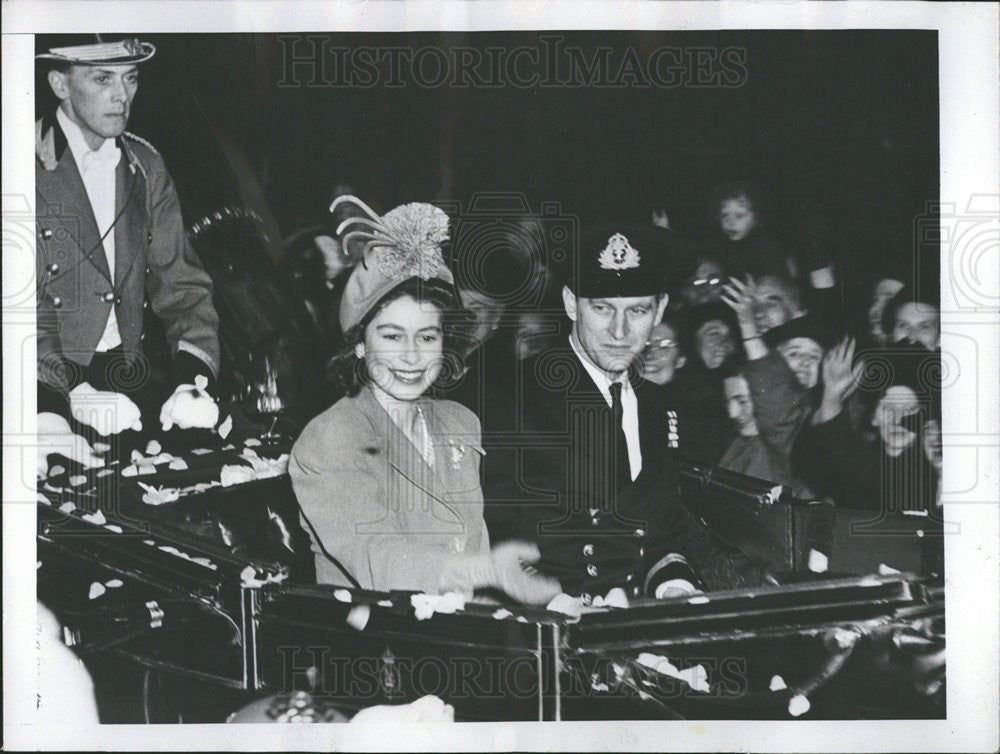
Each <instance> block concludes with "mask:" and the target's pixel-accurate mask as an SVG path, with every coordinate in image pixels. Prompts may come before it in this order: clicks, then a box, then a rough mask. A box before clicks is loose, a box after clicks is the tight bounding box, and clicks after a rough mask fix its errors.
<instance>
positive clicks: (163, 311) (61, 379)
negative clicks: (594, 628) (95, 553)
mask: <svg viewBox="0 0 1000 754" xmlns="http://www.w3.org/2000/svg"><path fill="white" fill-rule="evenodd" d="M154 53H155V48H154V47H153V45H152V44H150V43H148V42H141V41H139V40H137V39H125V40H123V41H119V42H107V43H105V42H101V41H98V42H97V43H90V44H83V45H78V46H73V47H67V46H57V47H54V48H49V49H47V50H46V51H44V52H42V53H40V54H38V55H37V56H36V57H37V58H38V59H39V60H40V61H42V62H43V63H44V64H47V65H48V74H47V77H48V83H49V85H50V86H51V88H52V91H53V93H54V94H55V96H56V97H57V98H58V100H59V105H58V107H57V108H56V110H55V111H54V112H50V113H47V114H46V115H45V116H44V117H43V118H42V119H41V120H39V121H38V122H37V123H36V124H35V157H36V162H35V183H36V199H37V203H36V217H37V230H38V234H37V254H36V272H37V284H38V291H37V297H38V319H37V330H38V382H39V406H38V410H39V434H40V435H42V434H46V433H53V434H55V433H59V432H64V433H65V432H66V431H68V428H69V423H70V422H72V423H73V431H74V432H76V433H77V434H81V433H82V434H84V435H88V436H90V437H91V438H92V439H95V436H94V434H93V433H94V432H96V433H97V435H101V436H107V435H117V434H119V433H121V432H124V431H126V430H140V429H141V428H142V418H143V417H142V416H141V413H140V408H139V407H140V405H142V404H143V403H144V402H147V403H148V400H149V399H150V397H152V399H153V400H155V403H153V404H152V405H151V406H150V409H151V410H152V411H155V410H156V409H157V408H159V415H158V416H156V415H154V416H152V417H148V418H147V421H149V419H152V420H154V421H155V420H156V419H157V418H158V419H159V422H160V423H161V424H162V427H163V429H164V430H167V429H170V428H171V427H172V426H175V425H176V426H178V427H181V428H187V427H205V428H211V427H212V426H214V424H215V422H216V421H217V419H218V407H217V406H216V404H215V401H214V399H213V398H212V397H211V396H212V390H213V386H214V381H215V377H216V376H217V373H218V366H219V338H218V315H217V314H216V311H215V308H214V307H213V305H212V284H211V280H210V278H209V276H208V275H207V273H206V272H205V270H204V269H203V268H202V266H201V264H200V262H199V261H198V258H197V256H196V255H195V253H194V251H193V250H192V249H191V246H190V244H189V243H188V240H187V236H186V235H185V229H184V223H183V220H182V217H181V209H180V203H179V201H178V198H177V192H176V190H175V188H174V184H173V181H172V180H171V178H170V175H169V174H168V173H167V170H166V167H165V165H164V162H163V158H162V157H161V156H160V155H159V154H158V153H157V151H156V150H155V149H154V148H153V147H152V146H151V145H150V144H148V143H147V142H145V141H143V140H142V139H140V138H139V137H137V136H134V135H133V134H130V133H128V132H127V131H125V126H126V123H127V122H128V117H129V111H130V109H131V105H132V99H133V98H134V97H135V94H136V90H137V88H138V78H139V70H138V65H139V64H140V63H143V62H145V61H147V60H149V59H150V58H151V57H153V54H154ZM147 306H148V307H151V308H152V311H153V312H154V313H155V314H156V316H157V317H158V318H159V319H160V320H161V322H162V323H163V325H164V329H165V331H166V336H167V341H168V342H169V344H170V346H171V351H172V353H173V375H174V379H175V384H176V389H175V390H174V391H173V393H172V394H171V395H170V396H169V397H168V398H167V399H166V401H165V402H162V403H161V400H162V397H163V396H162V395H152V396H151V394H150V391H149V390H148V384H147V383H148V377H149V368H148V365H147V364H146V362H145V361H144V359H143V357H142V353H141V343H140V341H141V339H142V337H143V336H142V330H143V316H144V310H145V309H146V308H147ZM76 447H77V448H78V449H79V448H80V447H81V446H80V445H79V444H77V445H76ZM83 447H84V453H83V455H86V452H85V451H86V449H87V443H86V442H84V443H83ZM78 460H80V459H78ZM84 460H85V462H87V460H86V459H84Z"/></svg>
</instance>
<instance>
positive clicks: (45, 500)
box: [35, 492, 52, 505]
mask: <svg viewBox="0 0 1000 754" xmlns="http://www.w3.org/2000/svg"><path fill="white" fill-rule="evenodd" d="M35 499H36V500H37V501H38V502H39V503H42V504H44V505H52V501H51V500H49V499H48V498H47V497H45V495H43V494H42V493H41V492H36V493H35Z"/></svg>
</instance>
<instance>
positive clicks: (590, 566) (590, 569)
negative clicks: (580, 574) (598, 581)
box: [587, 563, 597, 578]
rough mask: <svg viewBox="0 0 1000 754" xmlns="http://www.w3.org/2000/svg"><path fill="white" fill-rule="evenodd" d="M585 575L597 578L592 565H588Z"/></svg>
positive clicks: (595, 568)
mask: <svg viewBox="0 0 1000 754" xmlns="http://www.w3.org/2000/svg"><path fill="white" fill-rule="evenodd" d="M587 573H589V574H590V575H591V576H592V577H594V578H597V566H595V565H594V564H593V563H591V564H590V565H588V566H587Z"/></svg>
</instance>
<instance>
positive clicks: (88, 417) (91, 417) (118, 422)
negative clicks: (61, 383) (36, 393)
mask: <svg viewBox="0 0 1000 754" xmlns="http://www.w3.org/2000/svg"><path fill="white" fill-rule="evenodd" d="M69 410H70V413H71V414H72V415H73V418H74V419H76V420H77V421H78V422H80V423H81V424H86V425H87V426H88V427H93V428H94V429H96V430H97V432H98V433H99V434H101V435H117V434H119V433H120V432H123V431H125V430H126V429H132V430H135V431H136V432H138V431H139V430H141V429H142V417H141V414H140V413H139V407H138V406H136V405H135V404H134V403H133V402H132V399H131V398H129V397H128V396H127V395H125V394H124V393H115V392H112V391H110V390H96V389H95V388H94V387H93V386H92V385H91V384H90V383H89V382H81V383H80V384H79V385H77V386H76V387H75V388H73V389H72V390H71V391H70V392H69Z"/></svg>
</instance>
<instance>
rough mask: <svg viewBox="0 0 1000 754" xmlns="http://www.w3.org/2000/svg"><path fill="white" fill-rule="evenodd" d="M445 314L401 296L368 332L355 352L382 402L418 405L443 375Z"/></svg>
mask: <svg viewBox="0 0 1000 754" xmlns="http://www.w3.org/2000/svg"><path fill="white" fill-rule="evenodd" d="M441 318H442V314H441V310H440V309H439V308H438V307H436V306H435V305H433V304H429V303H420V302H418V301H416V300H415V299H414V298H412V297H411V296H401V297H400V298H397V299H395V300H394V301H392V302H390V303H389V304H387V305H386V306H385V307H383V308H382V310H381V311H379V313H378V314H376V315H375V317H374V319H372V321H371V322H369V323H368V326H367V327H366V328H365V339H364V342H363V343H359V344H358V345H357V347H356V348H355V353H356V354H357V356H358V357H359V358H363V359H364V360H365V368H366V369H367V371H368V376H369V378H370V379H371V384H372V389H373V390H374V391H375V394H376V396H377V397H379V398H380V399H383V401H384V399H385V398H386V397H388V398H389V399H392V400H396V401H414V400H416V399H417V398H419V397H420V396H421V395H423V394H424V392H426V390H427V389H428V388H429V387H430V386H431V385H432V384H433V383H434V380H436V379H437V376H438V374H439V373H440V372H441V363H442V353H443V350H444V333H443V330H442V327H441Z"/></svg>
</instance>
